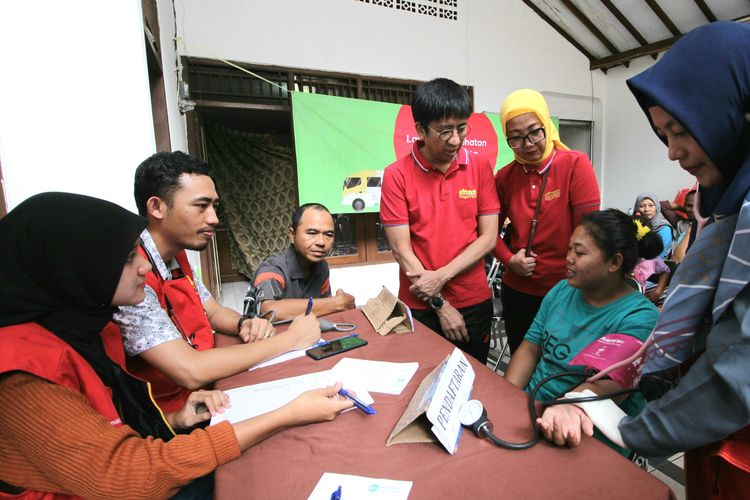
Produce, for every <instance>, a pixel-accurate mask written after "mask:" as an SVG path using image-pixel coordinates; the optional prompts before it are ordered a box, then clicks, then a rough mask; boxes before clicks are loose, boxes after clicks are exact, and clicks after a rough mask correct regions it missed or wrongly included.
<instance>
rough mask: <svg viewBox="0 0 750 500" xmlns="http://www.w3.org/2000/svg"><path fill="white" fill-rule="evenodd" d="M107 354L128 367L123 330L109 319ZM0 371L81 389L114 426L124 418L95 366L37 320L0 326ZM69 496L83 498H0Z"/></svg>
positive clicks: (105, 336)
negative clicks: (23, 374) (17, 373)
mask: <svg viewBox="0 0 750 500" xmlns="http://www.w3.org/2000/svg"><path fill="white" fill-rule="evenodd" d="M101 337H102V342H103V343H104V350H105V351H106V353H107V355H108V356H109V357H110V359H112V361H114V362H115V363H117V364H118V365H120V366H121V367H122V368H123V369H125V352H124V351H123V347H122V338H121V336H120V330H119V329H118V328H117V326H115V325H114V324H113V323H108V324H107V326H106V327H104V330H102V333H101ZM0 346H2V347H1V348H0V373H5V372H9V371H16V370H18V371H24V372H27V373H31V374H34V375H36V376H38V377H41V378H43V379H45V380H49V381H50V382H52V383H53V384H57V385H60V386H63V387H68V388H70V389H73V390H74V391H78V392H80V393H81V394H83V395H84V396H86V399H87V400H88V402H89V404H90V405H91V407H92V408H94V409H95V410H96V411H97V412H99V413H101V414H102V415H104V417H105V418H107V419H108V420H109V422H110V423H111V424H112V426H114V427H120V426H121V425H122V421H121V420H120V416H119V415H118V413H117V410H116V409H115V405H114V403H112V391H111V390H110V389H109V387H107V386H106V385H104V382H102V380H101V379H100V378H99V375H97V374H96V372H95V371H94V369H93V368H92V367H91V365H89V364H88V363H87V362H86V360H85V359H83V357H81V355H80V354H78V353H77V352H76V351H75V349H73V348H72V347H71V346H70V345H68V344H67V343H65V342H64V341H63V340H62V339H60V338H59V337H57V336H56V335H54V334H52V333H50V332H49V331H47V330H46V329H45V328H43V327H42V326H40V325H38V324H36V323H24V324H21V325H13V326H6V327H3V328H0ZM3 498H8V499H11V498H12V499H14V500H15V499H24V500H27V499H28V500H32V499H33V500H37V499H45V500H51V499H63V498H65V499H70V498H80V497H75V496H71V495H63V494H59V493H50V492H45V491H31V490H27V491H24V492H22V493H20V494H18V495H11V494H8V493H2V492H0V499H3Z"/></svg>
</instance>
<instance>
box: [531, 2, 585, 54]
mask: <svg viewBox="0 0 750 500" xmlns="http://www.w3.org/2000/svg"><path fill="white" fill-rule="evenodd" d="M523 3H525V4H526V6H527V7H529V8H530V9H531V10H533V11H534V12H535V13H536V15H537V16H539V17H541V18H542V19H543V20H544V22H545V23H547V24H549V25H550V26H551V27H552V28H553V29H554V30H555V31H557V32H558V33H559V34H560V36H562V37H563V38H564V39H566V40H567V41H568V42H569V43H570V44H571V45H572V46H573V47H575V48H576V49H578V51H579V52H581V53H582V54H583V55H584V56H586V58H587V59H588V60H589V62H593V61H594V56H593V55H591V53H590V52H589V51H588V50H586V49H585V48H584V46H583V45H581V44H580V43H578V41H576V40H575V39H574V38H573V37H572V36H570V35H569V34H568V33H567V31H565V30H564V29H562V28H561V27H560V26H558V25H557V23H556V22H555V21H553V20H552V19H551V18H550V17H549V16H548V15H547V14H545V13H544V11H543V10H541V9H540V8H539V7H537V6H536V5H535V4H534V2H532V1H531V0H523Z"/></svg>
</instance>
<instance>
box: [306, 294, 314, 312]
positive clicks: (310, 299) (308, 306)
mask: <svg viewBox="0 0 750 500" xmlns="http://www.w3.org/2000/svg"><path fill="white" fill-rule="evenodd" d="M312 306H313V298H312V297H310V298H309V299H308V301H307V309H305V316H307V315H309V314H310V312H311V311H312Z"/></svg>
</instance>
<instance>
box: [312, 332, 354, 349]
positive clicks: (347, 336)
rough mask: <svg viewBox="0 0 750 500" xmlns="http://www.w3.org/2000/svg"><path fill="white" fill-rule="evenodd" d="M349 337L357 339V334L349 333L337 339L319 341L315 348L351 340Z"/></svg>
mask: <svg viewBox="0 0 750 500" xmlns="http://www.w3.org/2000/svg"><path fill="white" fill-rule="evenodd" d="M351 337H359V334H358V333H350V334H349V335H344V336H343V337H339V338H337V339H331V340H319V341H318V345H317V346H316V347H320V346H323V345H328V344H332V343H333V342H337V341H339V340H344V339H348V338H351Z"/></svg>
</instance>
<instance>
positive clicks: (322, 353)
mask: <svg viewBox="0 0 750 500" xmlns="http://www.w3.org/2000/svg"><path fill="white" fill-rule="evenodd" d="M363 345H367V341H366V340H363V339H361V338H359V337H346V338H343V339H339V340H333V341H331V342H328V343H327V344H323V345H319V346H315V347H311V348H310V349H308V350H306V351H305V353H306V354H307V355H308V356H310V357H311V358H312V359H323V358H327V357H329V356H334V355H336V354H341V353H342V352H346V351H351V350H352V349H356V348H357V347H362V346H363Z"/></svg>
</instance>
